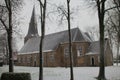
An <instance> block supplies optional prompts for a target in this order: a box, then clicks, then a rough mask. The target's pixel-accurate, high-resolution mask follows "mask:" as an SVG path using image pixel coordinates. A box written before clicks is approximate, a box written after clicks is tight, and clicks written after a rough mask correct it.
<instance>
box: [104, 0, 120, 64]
mask: <svg viewBox="0 0 120 80" xmlns="http://www.w3.org/2000/svg"><path fill="white" fill-rule="evenodd" d="M112 4H113V5H115V6H116V8H112V11H111V12H108V19H107V22H106V25H107V30H108V33H109V34H110V35H109V36H110V38H111V39H112V40H111V41H113V42H114V43H115V45H116V46H117V55H116V59H117V65H118V59H119V47H120V7H119V6H120V0H113V1H112ZM117 6H118V7H117Z"/></svg>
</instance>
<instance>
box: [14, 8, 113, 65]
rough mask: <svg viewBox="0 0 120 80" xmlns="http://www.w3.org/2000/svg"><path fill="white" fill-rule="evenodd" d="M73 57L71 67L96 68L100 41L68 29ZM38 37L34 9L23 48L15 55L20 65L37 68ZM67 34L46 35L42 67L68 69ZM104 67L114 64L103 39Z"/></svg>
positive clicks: (109, 49)
mask: <svg viewBox="0 0 120 80" xmlns="http://www.w3.org/2000/svg"><path fill="white" fill-rule="evenodd" d="M71 36H72V37H71V39H72V54H73V65H74V66H99V61H100V60H99V58H100V57H99V54H100V44H99V43H100V42H99V41H94V40H92V38H91V37H90V36H89V34H88V33H84V32H82V31H81V30H80V29H79V28H74V29H71ZM39 43H40V36H39V34H38V30H37V22H36V18H35V9H34V8H33V12H32V16H31V20H30V23H29V29H28V33H27V35H26V37H25V38H24V46H23V47H22V48H21V50H20V51H19V53H18V56H17V63H16V65H19V66H39ZM68 44H69V43H68V31H67V30H65V31H61V32H57V33H52V34H48V35H45V39H44V43H43V46H44V47H43V65H44V66H45V67H68V66H70V62H69V49H68ZM105 65H106V66H110V65H113V54H112V51H111V48H110V46H109V40H108V39H105Z"/></svg>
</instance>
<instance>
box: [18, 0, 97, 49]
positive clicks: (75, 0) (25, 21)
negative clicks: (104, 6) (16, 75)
mask: <svg viewBox="0 0 120 80" xmlns="http://www.w3.org/2000/svg"><path fill="white" fill-rule="evenodd" d="M24 1H25V5H24V6H23V9H22V11H21V15H20V17H21V18H22V23H21V30H22V35H23V38H24V37H25V35H26V34H27V31H28V26H29V21H30V17H31V13H32V9H33V5H34V4H35V7H36V16H37V17H38V15H39V3H38V2H37V0H36V2H34V1H35V0H24ZM48 1H49V2H48V3H49V4H48V5H47V10H48V12H50V11H54V10H55V7H54V6H51V4H56V5H61V4H64V5H65V2H66V0H48ZM88 7H89V6H87V4H86V3H85V2H83V0H71V9H72V10H73V9H74V13H73V14H72V15H71V16H72V17H73V20H71V27H72V28H74V27H79V28H80V29H81V30H82V31H86V30H88V29H89V28H91V27H93V26H96V27H98V26H97V25H98V19H97V12H96V10H93V8H88ZM57 18H58V15H57V14H55V13H52V14H50V17H49V18H48V17H47V21H46V34H50V33H54V32H58V31H62V30H66V29H67V24H66V22H65V23H64V24H63V25H58V24H59V22H58V19H57ZM38 21H39V20H38ZM38 31H39V33H40V24H38ZM22 46H23V39H22V40H21V41H20V42H19V49H20V48H21V47H22Z"/></svg>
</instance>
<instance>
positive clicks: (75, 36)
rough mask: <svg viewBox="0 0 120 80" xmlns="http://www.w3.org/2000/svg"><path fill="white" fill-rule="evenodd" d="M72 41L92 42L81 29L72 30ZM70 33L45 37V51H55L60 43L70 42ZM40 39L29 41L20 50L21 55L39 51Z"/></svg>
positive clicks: (63, 32)
mask: <svg viewBox="0 0 120 80" xmlns="http://www.w3.org/2000/svg"><path fill="white" fill-rule="evenodd" d="M71 36H72V41H73V42H75V41H85V42H91V40H90V39H89V38H88V37H87V36H86V35H85V34H84V33H83V32H82V31H80V30H79V28H74V29H71ZM68 38H69V37H68V31H67V30H66V31H61V32H57V33H53V34H49V35H46V36H45V39H44V44H43V51H48V50H55V49H56V48H57V46H58V45H59V44H60V43H65V42H68ZM39 43H40V37H36V38H31V39H29V40H28V41H27V42H26V43H25V45H24V46H23V47H22V49H21V50H20V53H32V52H35V51H39Z"/></svg>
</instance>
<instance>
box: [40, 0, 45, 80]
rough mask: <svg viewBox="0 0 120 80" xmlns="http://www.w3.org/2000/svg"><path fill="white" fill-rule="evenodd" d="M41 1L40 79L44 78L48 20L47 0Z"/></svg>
mask: <svg viewBox="0 0 120 80" xmlns="http://www.w3.org/2000/svg"><path fill="white" fill-rule="evenodd" d="M39 3H40V11H41V12H40V13H41V40H40V50H39V51H40V52H39V57H40V63H39V80H43V64H44V63H43V50H42V49H43V44H44V36H45V20H46V18H45V17H46V0H44V4H42V2H41V0H39Z"/></svg>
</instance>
